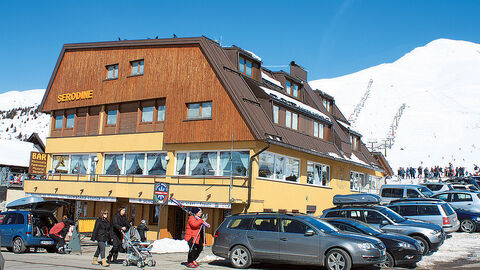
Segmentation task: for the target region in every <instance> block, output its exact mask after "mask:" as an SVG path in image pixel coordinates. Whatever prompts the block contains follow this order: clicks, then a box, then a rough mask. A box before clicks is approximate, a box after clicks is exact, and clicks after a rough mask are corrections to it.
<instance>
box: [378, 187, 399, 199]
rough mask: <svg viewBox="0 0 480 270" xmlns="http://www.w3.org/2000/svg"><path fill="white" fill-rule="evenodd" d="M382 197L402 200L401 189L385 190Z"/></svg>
mask: <svg viewBox="0 0 480 270" xmlns="http://www.w3.org/2000/svg"><path fill="white" fill-rule="evenodd" d="M382 197H386V198H402V197H403V189H402V188H385V189H383V190H382Z"/></svg>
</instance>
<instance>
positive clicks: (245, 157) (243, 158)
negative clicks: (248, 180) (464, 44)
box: [220, 151, 250, 176]
mask: <svg viewBox="0 0 480 270" xmlns="http://www.w3.org/2000/svg"><path fill="white" fill-rule="evenodd" d="M249 159H250V153H249V152H248V151H232V152H230V151H228V152H227V151H224V152H220V175H222V176H230V175H232V176H247V174H248V162H249Z"/></svg>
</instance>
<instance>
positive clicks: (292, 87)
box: [285, 80, 300, 98]
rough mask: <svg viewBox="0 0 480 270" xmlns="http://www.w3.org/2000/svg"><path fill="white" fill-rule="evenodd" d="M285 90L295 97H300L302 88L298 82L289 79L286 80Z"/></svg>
mask: <svg viewBox="0 0 480 270" xmlns="http://www.w3.org/2000/svg"><path fill="white" fill-rule="evenodd" d="M285 91H286V92H287V94H288V95H289V96H293V97H296V98H298V97H299V96H300V88H299V86H298V84H296V83H294V82H292V81H289V80H286V81H285Z"/></svg>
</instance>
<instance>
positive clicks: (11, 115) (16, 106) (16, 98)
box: [0, 89, 50, 142]
mask: <svg viewBox="0 0 480 270" xmlns="http://www.w3.org/2000/svg"><path fill="white" fill-rule="evenodd" d="M44 93H45V90H44V89H35V90H27V91H10V92H6V93H3V94H0V139H5V140H23V139H25V138H28V136H30V135H31V134H32V133H33V132H37V133H38V134H39V135H40V137H41V138H42V140H43V141H44V142H45V140H46V137H47V135H48V126H49V123H50V116H49V115H47V114H44V113H40V112H38V109H37V108H38V105H39V104H40V102H41V101H42V97H43V94H44Z"/></svg>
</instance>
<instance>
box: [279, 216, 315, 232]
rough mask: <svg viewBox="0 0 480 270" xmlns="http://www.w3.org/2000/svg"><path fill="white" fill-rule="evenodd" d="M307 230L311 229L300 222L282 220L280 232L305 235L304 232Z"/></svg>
mask: <svg viewBox="0 0 480 270" xmlns="http://www.w3.org/2000/svg"><path fill="white" fill-rule="evenodd" d="M309 229H311V228H310V227H309V226H308V225H307V224H305V223H303V222H301V221H298V220H294V219H282V232H285V233H298V234H305V232H306V231H307V230H309Z"/></svg>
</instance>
